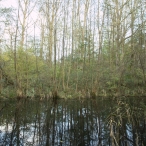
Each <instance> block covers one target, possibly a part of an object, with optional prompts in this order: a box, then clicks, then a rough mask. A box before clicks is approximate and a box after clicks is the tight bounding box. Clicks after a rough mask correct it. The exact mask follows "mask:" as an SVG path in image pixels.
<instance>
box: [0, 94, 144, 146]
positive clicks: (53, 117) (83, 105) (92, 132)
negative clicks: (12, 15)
mask: <svg viewBox="0 0 146 146" xmlns="http://www.w3.org/2000/svg"><path fill="white" fill-rule="evenodd" d="M145 119H146V100H145V98H138V97H137V98H117V99H112V98H111V99H102V98H98V99H94V100H89V99H88V100H77V99H76V100H58V101H56V102H55V103H53V102H52V101H51V100H49V101H43V102H40V101H19V102H18V101H5V102H4V101H3V102H2V101H0V146H146V123H145V122H146V121H145Z"/></svg>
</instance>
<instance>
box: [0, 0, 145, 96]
mask: <svg viewBox="0 0 146 146" xmlns="http://www.w3.org/2000/svg"><path fill="white" fill-rule="evenodd" d="M13 1H15V5H12V6H10V7H9V6H7V7H6V6H5V5H4V0H0V97H1V98H16V97H21V98H26V97H29V98H33V97H40V98H50V97H61V98H74V97H80V98H82V97H87V98H89V97H96V96H117V97H118V96H145V95H146V90H145V87H146V2H145V0H13Z"/></svg>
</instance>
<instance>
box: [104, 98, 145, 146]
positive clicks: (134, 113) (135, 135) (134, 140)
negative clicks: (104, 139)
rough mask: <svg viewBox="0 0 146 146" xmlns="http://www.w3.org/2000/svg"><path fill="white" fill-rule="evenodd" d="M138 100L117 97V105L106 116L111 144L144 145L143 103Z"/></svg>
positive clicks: (117, 145)
mask: <svg viewBox="0 0 146 146" xmlns="http://www.w3.org/2000/svg"><path fill="white" fill-rule="evenodd" d="M131 100H132V101H131ZM138 101H139V100H135V99H130V102H128V101H127V99H126V100H125V99H124V98H119V99H117V105H115V106H114V108H113V112H112V113H111V114H109V117H108V118H107V120H108V125H109V129H110V141H111V144H112V146H119V145H122V146H129V145H130V146H144V145H146V137H145V136H146V128H145V115H144V114H145V110H144V103H143V101H141V102H138Z"/></svg>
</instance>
